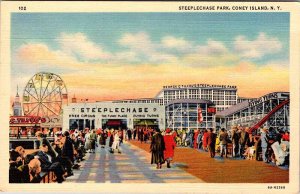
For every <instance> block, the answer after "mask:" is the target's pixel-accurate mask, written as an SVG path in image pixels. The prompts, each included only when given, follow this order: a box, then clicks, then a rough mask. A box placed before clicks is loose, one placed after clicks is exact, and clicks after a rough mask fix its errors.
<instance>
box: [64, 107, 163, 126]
mask: <svg viewBox="0 0 300 194" xmlns="http://www.w3.org/2000/svg"><path fill="white" fill-rule="evenodd" d="M143 120H144V121H147V120H149V121H152V122H153V123H155V124H156V125H157V127H158V128H160V129H164V127H165V110H164V107H163V106H160V105H159V104H152V103H150V104H149V103H113V102H96V103H73V104H70V105H68V106H65V107H64V109H63V131H64V130H68V129H75V128H78V129H80V130H82V129H84V128H89V129H98V128H106V127H110V128H111V127H113V128H115V129H116V128H120V127H121V128H122V129H123V128H129V129H132V128H134V127H135V126H134V125H135V124H134V123H137V122H136V121H143ZM145 123H146V122H145Z"/></svg>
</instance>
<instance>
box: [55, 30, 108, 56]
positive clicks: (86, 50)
mask: <svg viewBox="0 0 300 194" xmlns="http://www.w3.org/2000/svg"><path fill="white" fill-rule="evenodd" d="M57 41H58V43H59V44H60V47H61V49H62V51H63V52H65V53H67V54H69V55H72V56H77V57H79V58H80V59H82V60H84V61H86V60H87V61H88V60H107V59H110V58H111V57H112V55H111V54H110V53H109V52H107V51H104V49H103V48H102V47H101V46H100V45H97V44H95V43H94V42H92V41H91V40H89V39H88V37H87V36H86V35H85V34H83V33H75V34H67V33H61V34H60V36H59V37H58V38H57Z"/></svg>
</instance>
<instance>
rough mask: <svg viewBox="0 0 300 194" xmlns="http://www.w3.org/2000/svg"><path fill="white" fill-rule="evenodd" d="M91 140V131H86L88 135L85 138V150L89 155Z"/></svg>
mask: <svg viewBox="0 0 300 194" xmlns="http://www.w3.org/2000/svg"><path fill="white" fill-rule="evenodd" d="M90 138H91V134H90V132H89V130H87V131H86V134H85V136H84V142H85V145H84V147H85V149H86V151H87V152H88V153H90V151H91V141H90Z"/></svg>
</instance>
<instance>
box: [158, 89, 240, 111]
mask: <svg viewBox="0 0 300 194" xmlns="http://www.w3.org/2000/svg"><path fill="white" fill-rule="evenodd" d="M156 98H160V99H163V104H164V105H167V104H168V103H169V102H170V101H172V100H176V99H202V100H210V101H212V102H213V103H214V104H215V106H216V110H217V111H222V110H224V109H226V108H228V107H230V106H233V105H236V104H237V101H238V96H237V87H236V86H230V85H210V84H191V85H172V86H163V89H162V90H161V91H160V92H159V93H158V95H157V96H156Z"/></svg>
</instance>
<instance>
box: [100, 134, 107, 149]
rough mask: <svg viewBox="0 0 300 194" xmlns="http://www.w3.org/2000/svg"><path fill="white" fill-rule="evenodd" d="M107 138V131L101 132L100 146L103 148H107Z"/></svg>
mask: <svg viewBox="0 0 300 194" xmlns="http://www.w3.org/2000/svg"><path fill="white" fill-rule="evenodd" d="M106 138H107V134H106V131H101V134H100V138H99V144H100V145H101V148H104V147H105V144H106Z"/></svg>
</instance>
